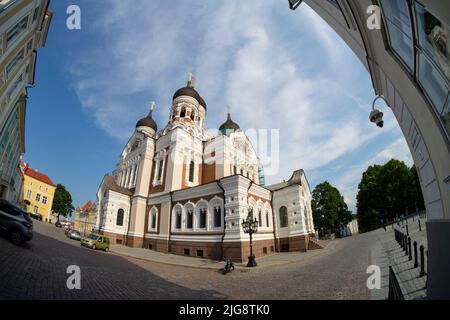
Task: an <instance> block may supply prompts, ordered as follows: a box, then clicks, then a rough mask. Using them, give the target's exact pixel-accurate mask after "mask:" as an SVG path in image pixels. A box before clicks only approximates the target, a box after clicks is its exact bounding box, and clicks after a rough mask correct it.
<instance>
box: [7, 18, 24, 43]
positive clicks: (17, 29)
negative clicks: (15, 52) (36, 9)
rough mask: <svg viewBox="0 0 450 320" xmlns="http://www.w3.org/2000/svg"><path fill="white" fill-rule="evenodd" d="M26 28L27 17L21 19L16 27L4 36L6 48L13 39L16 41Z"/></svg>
mask: <svg viewBox="0 0 450 320" xmlns="http://www.w3.org/2000/svg"><path fill="white" fill-rule="evenodd" d="M27 27H28V16H26V17H23V18H22V20H20V21H19V22H18V23H16V25H14V27H12V29H11V30H9V31H8V33H7V34H6V43H7V46H8V45H9V44H10V43H11V42H12V41H14V40H15V39H17V37H18V36H19V35H20V34H21V33H22V32H23V31H25V30H26V29H27Z"/></svg>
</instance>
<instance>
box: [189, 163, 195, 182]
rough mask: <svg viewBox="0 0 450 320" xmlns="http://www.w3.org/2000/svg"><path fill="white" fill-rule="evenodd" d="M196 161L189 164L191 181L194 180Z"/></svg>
mask: <svg viewBox="0 0 450 320" xmlns="http://www.w3.org/2000/svg"><path fill="white" fill-rule="evenodd" d="M194 170H195V163H194V161H191V162H190V164H189V182H194Z"/></svg>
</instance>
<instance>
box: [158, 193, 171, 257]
mask: <svg viewBox="0 0 450 320" xmlns="http://www.w3.org/2000/svg"><path fill="white" fill-rule="evenodd" d="M169 197H170V212H169V239H168V240H167V252H170V249H171V248H170V238H171V237H172V209H173V208H172V203H173V191H169ZM160 217H161V213H160Z"/></svg>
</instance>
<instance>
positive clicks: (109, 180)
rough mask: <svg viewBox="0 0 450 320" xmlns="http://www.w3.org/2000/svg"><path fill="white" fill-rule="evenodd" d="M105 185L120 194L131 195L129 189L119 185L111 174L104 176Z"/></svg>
mask: <svg viewBox="0 0 450 320" xmlns="http://www.w3.org/2000/svg"><path fill="white" fill-rule="evenodd" d="M105 185H106V187H107V188H108V190H111V191H115V192H117V193H121V194H124V195H127V196H132V195H133V193H132V192H131V191H130V190H128V189H126V188H123V187H121V186H119V185H118V184H117V183H116V182H115V181H114V178H113V177H111V176H105Z"/></svg>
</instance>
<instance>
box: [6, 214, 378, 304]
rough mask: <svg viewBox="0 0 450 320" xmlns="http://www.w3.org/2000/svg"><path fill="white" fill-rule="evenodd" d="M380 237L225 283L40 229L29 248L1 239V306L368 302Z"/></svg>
mask: <svg viewBox="0 0 450 320" xmlns="http://www.w3.org/2000/svg"><path fill="white" fill-rule="evenodd" d="M380 232H381V231H375V232H372V233H369V234H364V235H356V236H353V237H349V238H345V239H341V240H336V241H332V242H331V243H330V244H329V246H328V247H327V248H326V249H324V250H322V252H320V253H319V254H317V252H315V255H312V256H311V257H308V259H303V260H301V261H298V262H293V263H289V264H285V265H280V266H274V267H268V268H262V269H257V270H252V272H241V271H235V272H233V273H231V274H228V275H226V276H223V275H222V274H220V273H219V272H217V271H215V270H211V269H196V268H188V267H180V266H172V265H166V264H161V263H155V262H150V261H144V260H141V259H135V258H130V257H122V256H118V255H115V254H112V253H104V252H100V251H93V250H90V249H86V248H82V247H80V245H79V243H78V242H76V241H72V240H69V239H67V238H66V237H65V236H64V232H63V230H61V229H57V228H55V227H54V226H53V225H46V224H42V223H38V222H35V238H34V239H33V240H32V241H31V242H30V243H28V244H26V245H25V246H24V247H15V246H14V245H12V244H11V243H9V242H8V241H7V240H6V239H4V238H0V255H1V257H2V259H1V260H0V269H1V270H2V272H1V273H0V287H1V291H0V299H195V300H197V299H369V298H370V293H369V291H368V289H367V288H366V279H367V277H368V275H367V274H366V269H367V266H368V265H369V264H370V248H371V247H372V246H373V245H374V243H375V241H376V240H377V238H378V236H379V234H380ZM69 265H78V266H80V268H81V286H82V288H81V290H68V289H67V288H66V280H67V278H68V276H69V275H68V274H66V270H67V267H68V266H69Z"/></svg>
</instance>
